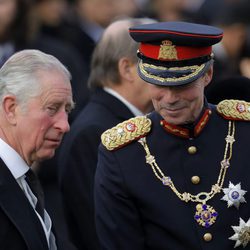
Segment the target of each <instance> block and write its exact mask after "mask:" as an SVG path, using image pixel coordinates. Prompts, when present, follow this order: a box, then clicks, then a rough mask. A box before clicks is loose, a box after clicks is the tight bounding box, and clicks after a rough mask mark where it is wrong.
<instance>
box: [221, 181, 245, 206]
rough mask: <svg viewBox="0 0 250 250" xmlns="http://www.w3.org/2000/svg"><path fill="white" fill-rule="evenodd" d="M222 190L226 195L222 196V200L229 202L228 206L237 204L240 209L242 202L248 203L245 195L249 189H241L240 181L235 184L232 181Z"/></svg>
mask: <svg viewBox="0 0 250 250" xmlns="http://www.w3.org/2000/svg"><path fill="white" fill-rule="evenodd" d="M222 190H223V192H224V194H225V195H224V196H223V197H222V198H221V200H223V201H226V202H227V207H231V206H235V207H236V208H237V209H239V206H240V203H244V202H245V203H246V200H245V198H244V195H245V193H246V192H247V191H245V190H243V189H241V184H240V183H238V184H237V185H234V184H233V183H232V182H229V187H228V188H223V189H222Z"/></svg>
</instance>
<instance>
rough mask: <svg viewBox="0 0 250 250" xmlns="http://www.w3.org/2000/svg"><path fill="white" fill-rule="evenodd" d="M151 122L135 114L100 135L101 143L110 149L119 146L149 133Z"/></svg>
mask: <svg viewBox="0 0 250 250" xmlns="http://www.w3.org/2000/svg"><path fill="white" fill-rule="evenodd" d="M151 123H152V122H151V120H150V119H149V118H147V117H146V116H137V117H134V118H131V119H129V120H127V121H124V122H122V123H119V124H118V125H116V126H115V127H113V128H111V129H108V130H106V131H105V132H104V133H103V134H102V135H101V141H102V144H103V145H104V146H105V147H106V148H107V149H108V150H111V151H112V150H115V149H118V148H121V147H122V146H124V145H126V144H128V143H130V142H132V141H134V140H136V139H139V138H141V137H142V136H145V135H146V134H147V133H149V131H150V129H151Z"/></svg>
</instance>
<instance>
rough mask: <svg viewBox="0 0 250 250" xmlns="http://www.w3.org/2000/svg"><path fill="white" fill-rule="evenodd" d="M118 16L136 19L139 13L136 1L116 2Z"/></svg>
mask: <svg viewBox="0 0 250 250" xmlns="http://www.w3.org/2000/svg"><path fill="white" fill-rule="evenodd" d="M115 4H116V9H117V10H116V12H117V16H127V17H134V16H135V15H136V14H137V12H138V11H139V9H138V6H137V4H136V1H135V0H119V1H116V3H115Z"/></svg>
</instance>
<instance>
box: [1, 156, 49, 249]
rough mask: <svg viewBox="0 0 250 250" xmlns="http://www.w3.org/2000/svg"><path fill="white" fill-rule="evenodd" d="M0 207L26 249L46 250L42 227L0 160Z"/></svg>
mask: <svg viewBox="0 0 250 250" xmlns="http://www.w3.org/2000/svg"><path fill="white" fill-rule="evenodd" d="M0 207H1V208H2V210H3V211H4V213H5V214H6V216H7V217H9V219H10V220H11V221H12V222H13V224H14V225H15V227H16V228H17V230H18V231H19V232H20V234H21V235H22V237H23V239H24V241H25V242H26V244H27V246H28V249H36V250H40V249H41V250H44V249H48V245H47V240H46V237H45V233H44V230H43V228H42V225H41V223H40V221H39V219H38V217H37V215H36V213H35V211H34V209H33V208H32V206H31V205H30V203H29V201H28V199H27V198H26V196H25V194H24V193H23V191H22V189H21V188H20V186H19V185H18V183H17V182H16V180H15V178H14V177H13V176H12V174H11V172H10V171H9V169H8V168H7V166H6V165H5V164H4V162H3V161H2V159H0Z"/></svg>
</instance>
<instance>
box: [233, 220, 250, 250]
mask: <svg viewBox="0 0 250 250" xmlns="http://www.w3.org/2000/svg"><path fill="white" fill-rule="evenodd" d="M232 228H233V230H234V232H235V234H234V235H233V236H231V237H230V238H229V240H235V241H236V243H235V245H234V248H236V247H238V246H240V245H242V246H243V248H245V247H246V246H247V245H248V243H249V241H250V218H249V219H248V221H247V222H245V221H244V220H242V219H241V218H240V225H239V226H232Z"/></svg>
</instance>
